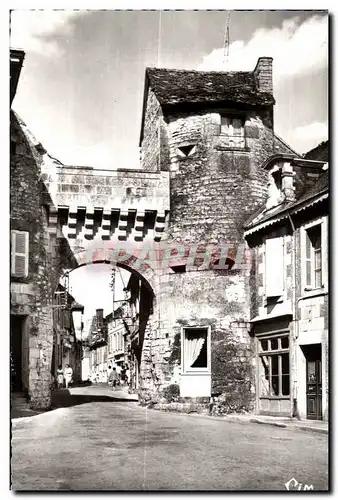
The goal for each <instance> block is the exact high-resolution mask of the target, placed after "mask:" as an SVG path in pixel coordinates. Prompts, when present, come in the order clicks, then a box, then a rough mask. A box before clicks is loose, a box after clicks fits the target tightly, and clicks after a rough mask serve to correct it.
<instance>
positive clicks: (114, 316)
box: [105, 306, 128, 375]
mask: <svg viewBox="0 0 338 500" xmlns="http://www.w3.org/2000/svg"><path fill="white" fill-rule="evenodd" d="M123 309H126V308H123V306H120V307H118V308H117V309H116V310H115V311H114V313H110V314H108V316H106V318H105V319H106V324H107V330H108V375H109V373H110V371H111V370H112V369H113V368H114V367H115V368H116V371H117V372H118V373H119V374H120V373H121V371H122V370H123V369H124V368H125V367H126V366H127V365H128V346H127V338H126V337H127V331H126V327H125V320H124V315H125V314H123Z"/></svg>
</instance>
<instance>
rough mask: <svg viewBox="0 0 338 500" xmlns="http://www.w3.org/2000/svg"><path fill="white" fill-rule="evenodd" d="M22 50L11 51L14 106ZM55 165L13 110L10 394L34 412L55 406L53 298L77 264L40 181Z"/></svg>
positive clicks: (11, 113) (11, 148) (22, 56)
mask: <svg viewBox="0 0 338 500" xmlns="http://www.w3.org/2000/svg"><path fill="white" fill-rule="evenodd" d="M23 61H24V52H23V51H20V50H11V53H10V70H11V80H10V94H11V105H12V101H13V99H14V97H15V93H16V89H17V85H18V83H19V77H20V72H21V68H22V65H23ZM46 161H52V160H51V158H50V157H49V156H48V154H47V153H46V150H45V149H44V148H43V146H42V145H41V144H40V143H39V142H38V141H37V140H36V139H35V137H34V136H33V135H32V134H31V132H30V131H29V130H28V128H27V127H26V125H25V123H24V122H23V121H22V120H21V119H20V117H19V116H18V115H17V114H16V113H15V112H14V111H13V110H12V109H11V111H10V231H11V263H10V266H11V287H10V292H11V300H10V339H11V342H10V345H11V360H12V368H13V370H12V377H11V385H12V391H15V392H23V393H25V394H26V396H27V397H28V399H29V402H30V405H31V407H33V408H39V409H46V408H49V407H50V404H51V393H50V382H51V360H52V350H53V298H54V292H55V290H56V288H57V286H58V283H59V278H60V276H61V274H62V272H63V269H64V268H67V267H71V266H72V265H74V261H73V259H72V254H71V253H70V252H69V245H68V242H67V240H65V238H63V235H62V233H61V231H60V227H59V225H58V222H57V221H56V220H54V223H53V217H52V214H53V209H55V207H54V206H53V203H52V200H51V198H50V195H49V192H48V190H47V189H46V186H45V184H44V181H43V178H42V169H43V165H44V163H45V162H46Z"/></svg>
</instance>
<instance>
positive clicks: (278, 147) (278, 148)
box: [273, 132, 301, 156]
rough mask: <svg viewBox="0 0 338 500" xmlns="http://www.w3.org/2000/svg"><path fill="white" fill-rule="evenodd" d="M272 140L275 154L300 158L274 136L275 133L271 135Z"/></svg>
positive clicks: (287, 145)
mask: <svg viewBox="0 0 338 500" xmlns="http://www.w3.org/2000/svg"><path fill="white" fill-rule="evenodd" d="M273 138H274V143H273V146H274V151H275V153H281V154H292V155H296V156H301V155H300V154H299V153H297V151H295V150H294V149H292V147H291V146H290V145H289V144H287V143H286V142H285V141H284V140H283V139H282V138H281V137H279V135H277V134H276V132H274V133H273Z"/></svg>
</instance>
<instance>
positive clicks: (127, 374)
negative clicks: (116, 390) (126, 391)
mask: <svg viewBox="0 0 338 500" xmlns="http://www.w3.org/2000/svg"><path fill="white" fill-rule="evenodd" d="M126 384H127V385H129V384H130V369H129V366H128V365H126Z"/></svg>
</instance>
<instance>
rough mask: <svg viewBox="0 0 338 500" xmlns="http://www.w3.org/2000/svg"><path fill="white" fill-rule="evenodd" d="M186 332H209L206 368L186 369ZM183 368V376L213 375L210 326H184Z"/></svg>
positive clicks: (182, 338)
mask: <svg viewBox="0 0 338 500" xmlns="http://www.w3.org/2000/svg"><path fill="white" fill-rule="evenodd" d="M186 330H206V331H207V366H206V367H205V368H202V367H197V368H191V367H188V368H185V363H184V345H185V331H186ZM181 367H182V374H185V375H189V374H190V375H194V374H201V373H203V374H209V375H210V374H211V327H210V326H209V325H205V326H194V325H189V326H182V327H181Z"/></svg>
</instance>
